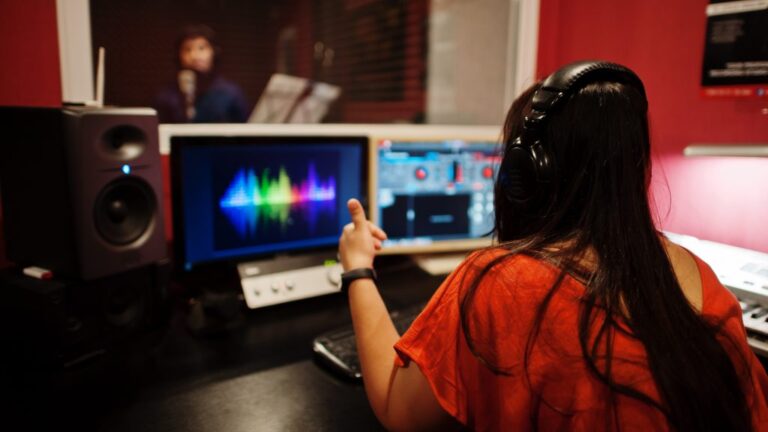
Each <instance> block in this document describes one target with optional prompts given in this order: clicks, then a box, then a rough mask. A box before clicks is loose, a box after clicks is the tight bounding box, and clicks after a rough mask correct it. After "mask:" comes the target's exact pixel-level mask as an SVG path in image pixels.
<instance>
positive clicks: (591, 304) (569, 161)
mask: <svg viewBox="0 0 768 432" xmlns="http://www.w3.org/2000/svg"><path fill="white" fill-rule="evenodd" d="M537 88H538V85H534V86H533V87H531V88H530V89H528V90H527V91H526V92H524V93H523V94H522V95H521V96H520V97H519V98H518V99H517V100H516V101H515V103H514V104H513V105H512V107H511V109H510V111H509V113H508V115H507V119H506V123H505V127H504V142H505V143H506V147H508V146H509V145H510V143H511V142H512V140H514V138H515V137H517V136H519V135H520V133H521V131H522V127H523V118H524V116H525V115H526V114H527V113H529V112H530V110H531V109H530V102H531V98H532V95H533V94H534V92H535V91H536V89H537ZM544 137H545V145H546V146H547V148H548V150H549V151H550V153H551V155H552V157H553V159H554V161H555V166H556V176H555V179H554V181H553V184H552V185H551V192H550V194H549V196H548V197H547V200H546V202H545V203H543V204H542V205H539V206H537V207H536V208H530V209H526V208H521V207H520V205H519V204H514V203H512V202H510V201H509V200H508V199H507V198H506V196H505V194H504V192H503V190H501V187H502V186H501V185H500V184H499V182H498V181H497V184H496V194H495V228H494V230H495V231H494V233H495V236H496V237H497V240H498V241H499V246H497V247H500V248H504V249H506V253H504V254H501V255H499V256H498V257H496V258H495V259H493V260H492V261H491V262H490V263H489V264H487V265H486V266H485V267H484V268H483V270H482V271H481V272H480V273H479V274H478V276H477V277H475V278H474V279H473V280H472V281H470V282H469V283H468V284H466V291H465V292H464V295H463V297H462V300H461V301H462V304H461V313H462V326H463V328H464V332H465V337H466V340H467V343H468V345H469V347H470V349H471V350H472V351H473V353H474V354H475V355H476V356H478V357H479V358H480V360H481V361H483V362H484V363H485V364H486V365H487V366H488V367H489V368H491V370H493V371H494V372H495V373H497V374H508V373H509V372H508V371H507V370H505V369H504V368H503V367H502V366H501V365H494V364H493V362H491V361H490V359H489V358H487V356H483V354H482V353H480V352H479V350H477V349H476V348H475V340H474V339H473V337H472V331H471V325H470V323H469V320H470V318H469V317H470V315H471V313H472V299H473V295H474V294H475V292H476V291H477V290H478V289H483V288H482V287H483V284H482V280H483V278H484V277H485V275H487V274H488V272H489V271H490V270H491V269H492V268H494V267H496V266H503V265H504V263H505V262H507V261H508V260H509V259H510V258H511V257H513V256H515V255H518V254H526V255H530V256H534V257H537V258H541V259H545V260H547V261H549V262H552V263H555V264H556V265H557V266H558V267H559V269H560V274H559V277H557V278H556V279H555V282H554V283H553V285H552V287H551V288H550V290H549V291H548V293H547V295H546V296H545V297H544V299H543V301H542V302H541V304H540V305H539V307H538V311H537V314H536V315H535V316H536V321H535V322H534V323H533V331H532V332H531V334H530V335H529V338H528V341H527V343H526V350H525V359H523V360H524V363H523V364H524V365H526V368H525V373H526V374H527V373H528V370H527V364H528V360H529V359H528V357H529V356H530V353H531V350H532V349H533V345H534V344H535V343H536V338H537V336H538V334H537V333H538V330H539V329H540V328H541V323H542V321H543V320H544V319H545V316H546V311H547V307H548V304H549V303H550V300H551V299H552V297H553V296H554V294H555V293H556V291H557V290H558V288H559V287H560V286H561V285H562V281H563V280H564V278H565V276H566V275H567V274H571V275H579V277H578V279H580V280H583V281H585V286H586V292H585V293H584V295H583V297H582V301H581V303H580V310H579V318H578V321H579V324H578V326H579V328H578V334H579V344H580V346H581V354H582V357H583V360H584V362H585V363H586V366H587V368H588V370H590V371H591V373H592V374H593V375H594V376H595V377H596V378H597V379H598V380H600V381H601V382H603V383H604V384H605V385H606V386H607V388H608V389H609V390H610V391H611V394H621V395H625V396H628V397H631V398H634V399H637V400H640V401H642V402H644V403H646V404H648V405H650V406H653V407H655V408H656V409H658V410H660V411H661V412H662V413H663V414H664V415H665V416H666V418H667V420H668V421H669V423H670V424H671V426H673V427H674V428H676V429H677V430H683V431H689V430H691V431H693V430H696V431H700V430H729V431H748V430H752V425H751V419H750V415H749V409H748V407H747V402H746V396H745V390H744V389H743V388H742V383H743V382H744V381H743V375H742V374H740V373H739V372H737V370H739V369H740V370H744V369H741V368H737V365H736V364H734V362H737V363H738V362H739V360H733V361H732V360H731V357H729V355H728V353H727V351H726V349H725V348H724V347H723V345H721V343H720V342H718V339H717V336H723V335H720V326H721V324H722V323H717V322H710V321H707V320H705V319H703V318H702V317H701V316H700V315H699V314H698V312H697V311H696V310H695V309H694V308H693V307H692V305H691V304H690V303H689V301H688V300H687V298H686V297H685V295H684V294H683V291H682V289H681V288H680V285H679V284H678V281H677V279H676V277H675V274H674V270H673V268H672V265H671V263H670V261H669V259H668V257H667V255H666V252H665V248H664V246H663V243H662V240H661V233H660V232H659V231H658V230H657V229H656V227H655V225H654V220H653V214H652V211H651V208H650V206H649V202H648V185H649V179H650V166H651V155H650V140H649V133H648V119H647V102H646V99H645V97H644V95H643V94H642V93H641V92H640V91H638V90H637V89H636V88H634V87H632V86H631V85H625V84H621V83H617V82H596V83H591V84H588V85H586V86H585V87H583V88H582V89H581V90H579V91H578V92H576V94H574V95H573V96H572V98H571V100H570V101H568V102H567V103H566V105H565V106H564V107H562V109H560V110H559V111H557V112H555V113H551V115H550V118H549V123H548V125H547V127H546V132H545V134H544ZM502 165H503V164H502ZM586 257H590V258H591V260H592V262H594V263H595V264H594V265H592V266H588V267H585V266H584V265H583V264H582V263H583V261H584V259H585V258H586ZM618 320H623V321H625V322H626V323H628V325H629V328H630V329H631V333H632V335H633V336H634V337H636V338H637V339H638V340H640V341H641V342H642V343H643V345H644V346H645V350H646V353H647V361H648V367H649V368H650V372H651V373H652V375H653V378H654V380H655V383H656V386H657V388H658V391H659V394H660V396H661V400H660V401H657V400H655V398H653V397H652V396H651V395H648V394H645V393H643V392H641V391H640V390H637V389H636V388H634V387H633V386H632V385H631V383H622V382H618V381H616V380H615V379H614V377H613V375H612V373H611V365H612V360H613V359H614V353H613V352H612V351H613V349H612V342H613V337H614V335H615V332H617V331H619V332H620V331H623V328H621V327H619V326H618V325H617V322H618ZM726 339H727V338H726ZM725 343H728V342H725ZM734 351H735V350H734ZM737 357H738V356H737ZM598 359H599V360H600V361H598ZM741 360H744V359H741ZM544 402H545V403H546V401H544ZM606 403H607V404H608V406H609V410H610V411H611V412H612V416H607V417H608V418H611V417H612V418H613V421H615V420H616V419H617V413H616V411H615V409H613V407H614V405H612V402H610V401H607V402H606ZM608 421H611V420H608ZM617 426H619V427H620V425H617Z"/></svg>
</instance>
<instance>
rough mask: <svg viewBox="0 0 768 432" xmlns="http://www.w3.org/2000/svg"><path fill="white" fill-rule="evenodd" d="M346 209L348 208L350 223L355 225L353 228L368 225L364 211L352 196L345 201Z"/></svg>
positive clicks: (361, 227)
mask: <svg viewBox="0 0 768 432" xmlns="http://www.w3.org/2000/svg"><path fill="white" fill-rule="evenodd" d="M347 209H349V215H350V216H352V223H353V224H354V225H355V229H363V228H367V227H368V224H367V222H368V221H367V220H366V219H365V212H364V211H363V205H362V204H360V201H358V200H356V199H354V198H352V199H350V200H349V201H347Z"/></svg>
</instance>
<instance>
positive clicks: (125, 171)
mask: <svg viewBox="0 0 768 432" xmlns="http://www.w3.org/2000/svg"><path fill="white" fill-rule="evenodd" d="M122 170H123V174H126V175H128V174H130V173H131V167H130V165H127V164H126V165H123V168H122Z"/></svg>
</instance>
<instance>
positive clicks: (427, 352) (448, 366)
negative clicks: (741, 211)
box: [394, 249, 768, 431]
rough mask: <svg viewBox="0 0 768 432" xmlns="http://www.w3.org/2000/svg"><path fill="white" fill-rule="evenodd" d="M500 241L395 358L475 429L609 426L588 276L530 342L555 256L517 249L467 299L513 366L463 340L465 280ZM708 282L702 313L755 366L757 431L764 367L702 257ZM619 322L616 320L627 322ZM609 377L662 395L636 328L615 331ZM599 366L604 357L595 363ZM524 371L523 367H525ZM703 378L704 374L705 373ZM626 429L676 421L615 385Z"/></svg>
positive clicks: (566, 286)
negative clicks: (583, 314)
mask: <svg viewBox="0 0 768 432" xmlns="http://www.w3.org/2000/svg"><path fill="white" fill-rule="evenodd" d="M503 253H505V251H503V250H499V249H497V250H490V251H481V252H477V253H475V254H473V255H472V256H470V257H469V258H468V259H467V260H465V261H464V263H462V264H461V265H460V266H459V267H458V268H457V269H456V270H455V271H454V272H453V273H452V274H451V275H450V276H448V278H447V279H446V280H445V281H444V282H443V284H442V285H441V286H440V288H439V289H438V290H437V291H436V293H435V294H434V296H433V297H432V299H431V300H430V301H429V303H428V304H427V306H426V308H425V309H424V311H423V312H422V313H421V314H420V315H419V317H418V318H417V319H416V320H415V321H414V323H413V325H412V326H411V328H410V329H409V330H408V331H407V332H406V333H405V334H404V335H403V336H402V338H401V339H400V340H399V341H398V342H397V343H396V344H395V347H394V348H395V351H396V352H397V358H396V359H395V361H396V363H397V364H398V365H399V366H405V365H407V364H408V363H409V362H411V361H412V362H415V363H416V364H417V365H418V366H419V369H420V370H421V371H422V373H423V374H424V376H425V377H426V378H427V381H428V382H429V384H430V386H431V387H432V391H433V393H434V394H435V396H436V398H437V400H438V402H439V403H440V405H441V406H442V407H443V409H445V411H447V412H448V413H449V414H450V415H452V416H453V417H455V418H456V419H457V420H458V421H460V422H461V423H462V424H464V425H466V426H469V427H470V428H472V429H475V430H503V431H525V430H533V429H537V430H563V429H567V430H578V431H581V430H583V431H594V430H612V429H614V428H615V427H614V426H615V423H614V421H615V419H614V417H613V416H611V415H608V403H609V401H610V400H611V399H610V398H611V394H610V393H609V392H608V390H607V387H606V386H605V385H604V384H602V382H600V381H599V380H598V379H597V378H596V377H595V375H594V374H593V373H592V372H590V371H589V370H588V369H587V366H586V363H585V362H584V360H583V357H582V354H581V348H580V345H579V335H578V320H579V305H580V297H581V295H582V294H583V293H584V289H585V288H584V285H583V284H582V283H581V282H579V281H578V280H576V279H574V278H572V277H570V276H566V277H565V279H564V280H563V283H562V286H561V287H560V288H559V289H558V290H557V291H556V293H555V294H554V295H553V297H552V299H551V302H550V304H549V307H548V309H547V312H546V315H545V316H544V319H543V320H542V323H541V327H540V329H539V333H538V338H537V339H536V342H535V344H533V345H532V348H530V356H529V360H528V364H527V367H526V365H525V364H524V363H523V362H524V358H525V356H524V353H525V351H526V342H527V341H528V335H529V334H530V333H531V331H532V324H533V323H534V321H535V314H536V311H537V308H538V306H539V304H540V303H541V301H542V299H543V298H544V296H545V295H546V293H547V292H548V291H549V290H550V288H551V286H552V283H553V282H554V280H555V278H556V277H557V276H558V275H559V272H560V270H559V269H557V268H556V267H555V266H553V265H552V264H550V263H548V262H545V261H541V260H537V259H535V258H531V257H528V256H525V255H517V256H514V257H510V258H507V259H506V260H505V261H504V262H503V263H502V264H500V265H498V266H496V267H494V268H493V269H492V270H491V271H490V272H489V273H488V274H487V276H486V278H485V279H483V282H482V285H481V286H480V287H479V288H478V289H477V291H476V293H475V296H474V300H473V304H472V307H471V308H470V310H471V312H470V316H469V320H468V322H469V323H470V326H471V328H470V330H471V333H472V335H473V337H474V338H473V339H474V340H475V348H476V350H477V351H478V352H480V353H482V354H483V357H484V358H486V359H487V360H489V361H491V362H492V363H493V364H494V365H496V366H497V367H500V368H502V370H503V371H504V372H505V373H506V374H508V375H498V374H494V373H493V372H492V371H491V370H490V369H488V368H487V367H486V366H485V365H484V364H483V363H482V361H481V360H480V359H479V358H478V357H475V356H474V355H473V354H472V352H471V351H470V349H469V347H468V346H467V343H466V339H465V337H464V331H463V329H462V325H461V320H460V300H461V298H462V296H463V293H464V288H465V287H466V286H467V285H466V284H465V283H469V281H471V280H472V278H474V277H475V276H476V275H477V274H478V272H479V271H480V269H482V268H483V267H484V266H485V265H486V264H487V263H489V262H490V261H491V260H492V259H493V258H495V257H498V256H499V255H501V254H503ZM696 262H697V265H698V269H699V273H700V275H701V281H702V295H703V305H702V315H703V316H704V317H705V319H712V320H717V321H722V322H723V327H722V333H723V334H726V335H727V336H728V337H730V338H731V339H732V340H733V341H735V342H736V346H735V347H734V346H733V345H732V344H729V343H725V344H724V346H725V347H726V349H728V350H729V351H731V352H730V354H731V356H732V357H734V354H736V353H734V352H733V351H734V350H738V351H739V353H740V354H741V356H743V358H744V359H746V361H747V364H748V367H749V368H750V371H749V376H750V379H751V380H752V385H748V384H746V383H745V386H744V387H745V392H746V395H747V402H748V403H749V405H750V406H751V413H752V421H753V424H754V427H755V430H758V431H768V401H766V397H768V376H766V373H765V370H764V369H763V367H762V365H761V364H760V362H759V361H758V359H757V358H756V357H755V355H754V353H753V352H752V351H751V350H750V348H749V346H748V345H747V341H746V332H745V330H744V326H743V323H742V318H741V308H740V306H739V303H738V301H737V300H736V298H735V297H734V296H733V294H732V293H731V292H730V291H728V290H727V289H725V288H724V287H723V286H722V285H721V284H720V282H719V281H718V280H717V278H716V276H715V274H714V273H713V272H712V270H711V269H710V268H709V266H707V264H705V263H704V262H702V261H701V260H700V259H699V258H696ZM621 325H622V324H619V326H621ZM613 353H614V357H613V365H612V376H613V377H614V379H615V380H616V381H617V382H620V383H630V384H631V385H632V386H633V387H634V388H635V389H637V390H639V391H642V392H643V393H645V394H646V395H649V396H651V397H652V398H654V399H655V400H656V401H659V399H660V398H659V393H658V391H657V388H656V385H655V383H654V380H653V377H652V375H651V372H650V370H649V368H648V365H647V359H646V353H645V349H644V347H643V345H642V343H641V342H640V341H639V340H637V339H634V338H633V337H632V336H631V333H630V332H622V331H616V332H615V338H614V349H613ZM597 366H598V367H599V368H601V370H602V366H603V365H602V364H600V363H598V365H597ZM526 370H527V373H525V371H526ZM702 379H706V377H702ZM613 398H614V403H615V407H616V415H617V420H618V423H619V424H620V425H621V429H622V430H627V431H634V430H637V431H641V430H642V431H646V430H668V429H670V427H669V425H668V423H667V421H666V419H665V417H664V414H662V413H661V412H660V411H659V410H657V409H655V408H654V407H652V406H650V405H648V404H646V403H643V402H640V401H638V400H636V399H633V398H630V397H627V396H623V395H619V394H614V395H613Z"/></svg>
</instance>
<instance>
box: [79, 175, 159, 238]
mask: <svg viewBox="0 0 768 432" xmlns="http://www.w3.org/2000/svg"><path fill="white" fill-rule="evenodd" d="M156 208H157V200H156V199H155V195H154V193H153V192H152V188H151V187H150V186H149V184H147V183H146V182H144V181H143V180H140V179H138V178H121V179H117V180H115V181H113V182H111V183H109V184H108V185H107V186H105V187H104V189H102V190H101V192H100V193H99V196H98V197H97V198H96V202H95V203H94V221H95V224H96V230H97V231H98V232H99V234H100V235H101V237H102V238H103V239H104V240H105V241H106V242H108V243H110V244H113V245H119V246H122V245H127V244H130V243H133V242H135V241H136V240H138V239H139V238H141V237H142V236H143V235H144V233H145V232H147V230H148V229H150V228H151V227H152V225H153V222H154V219H155V214H156V211H155V210H156Z"/></svg>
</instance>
